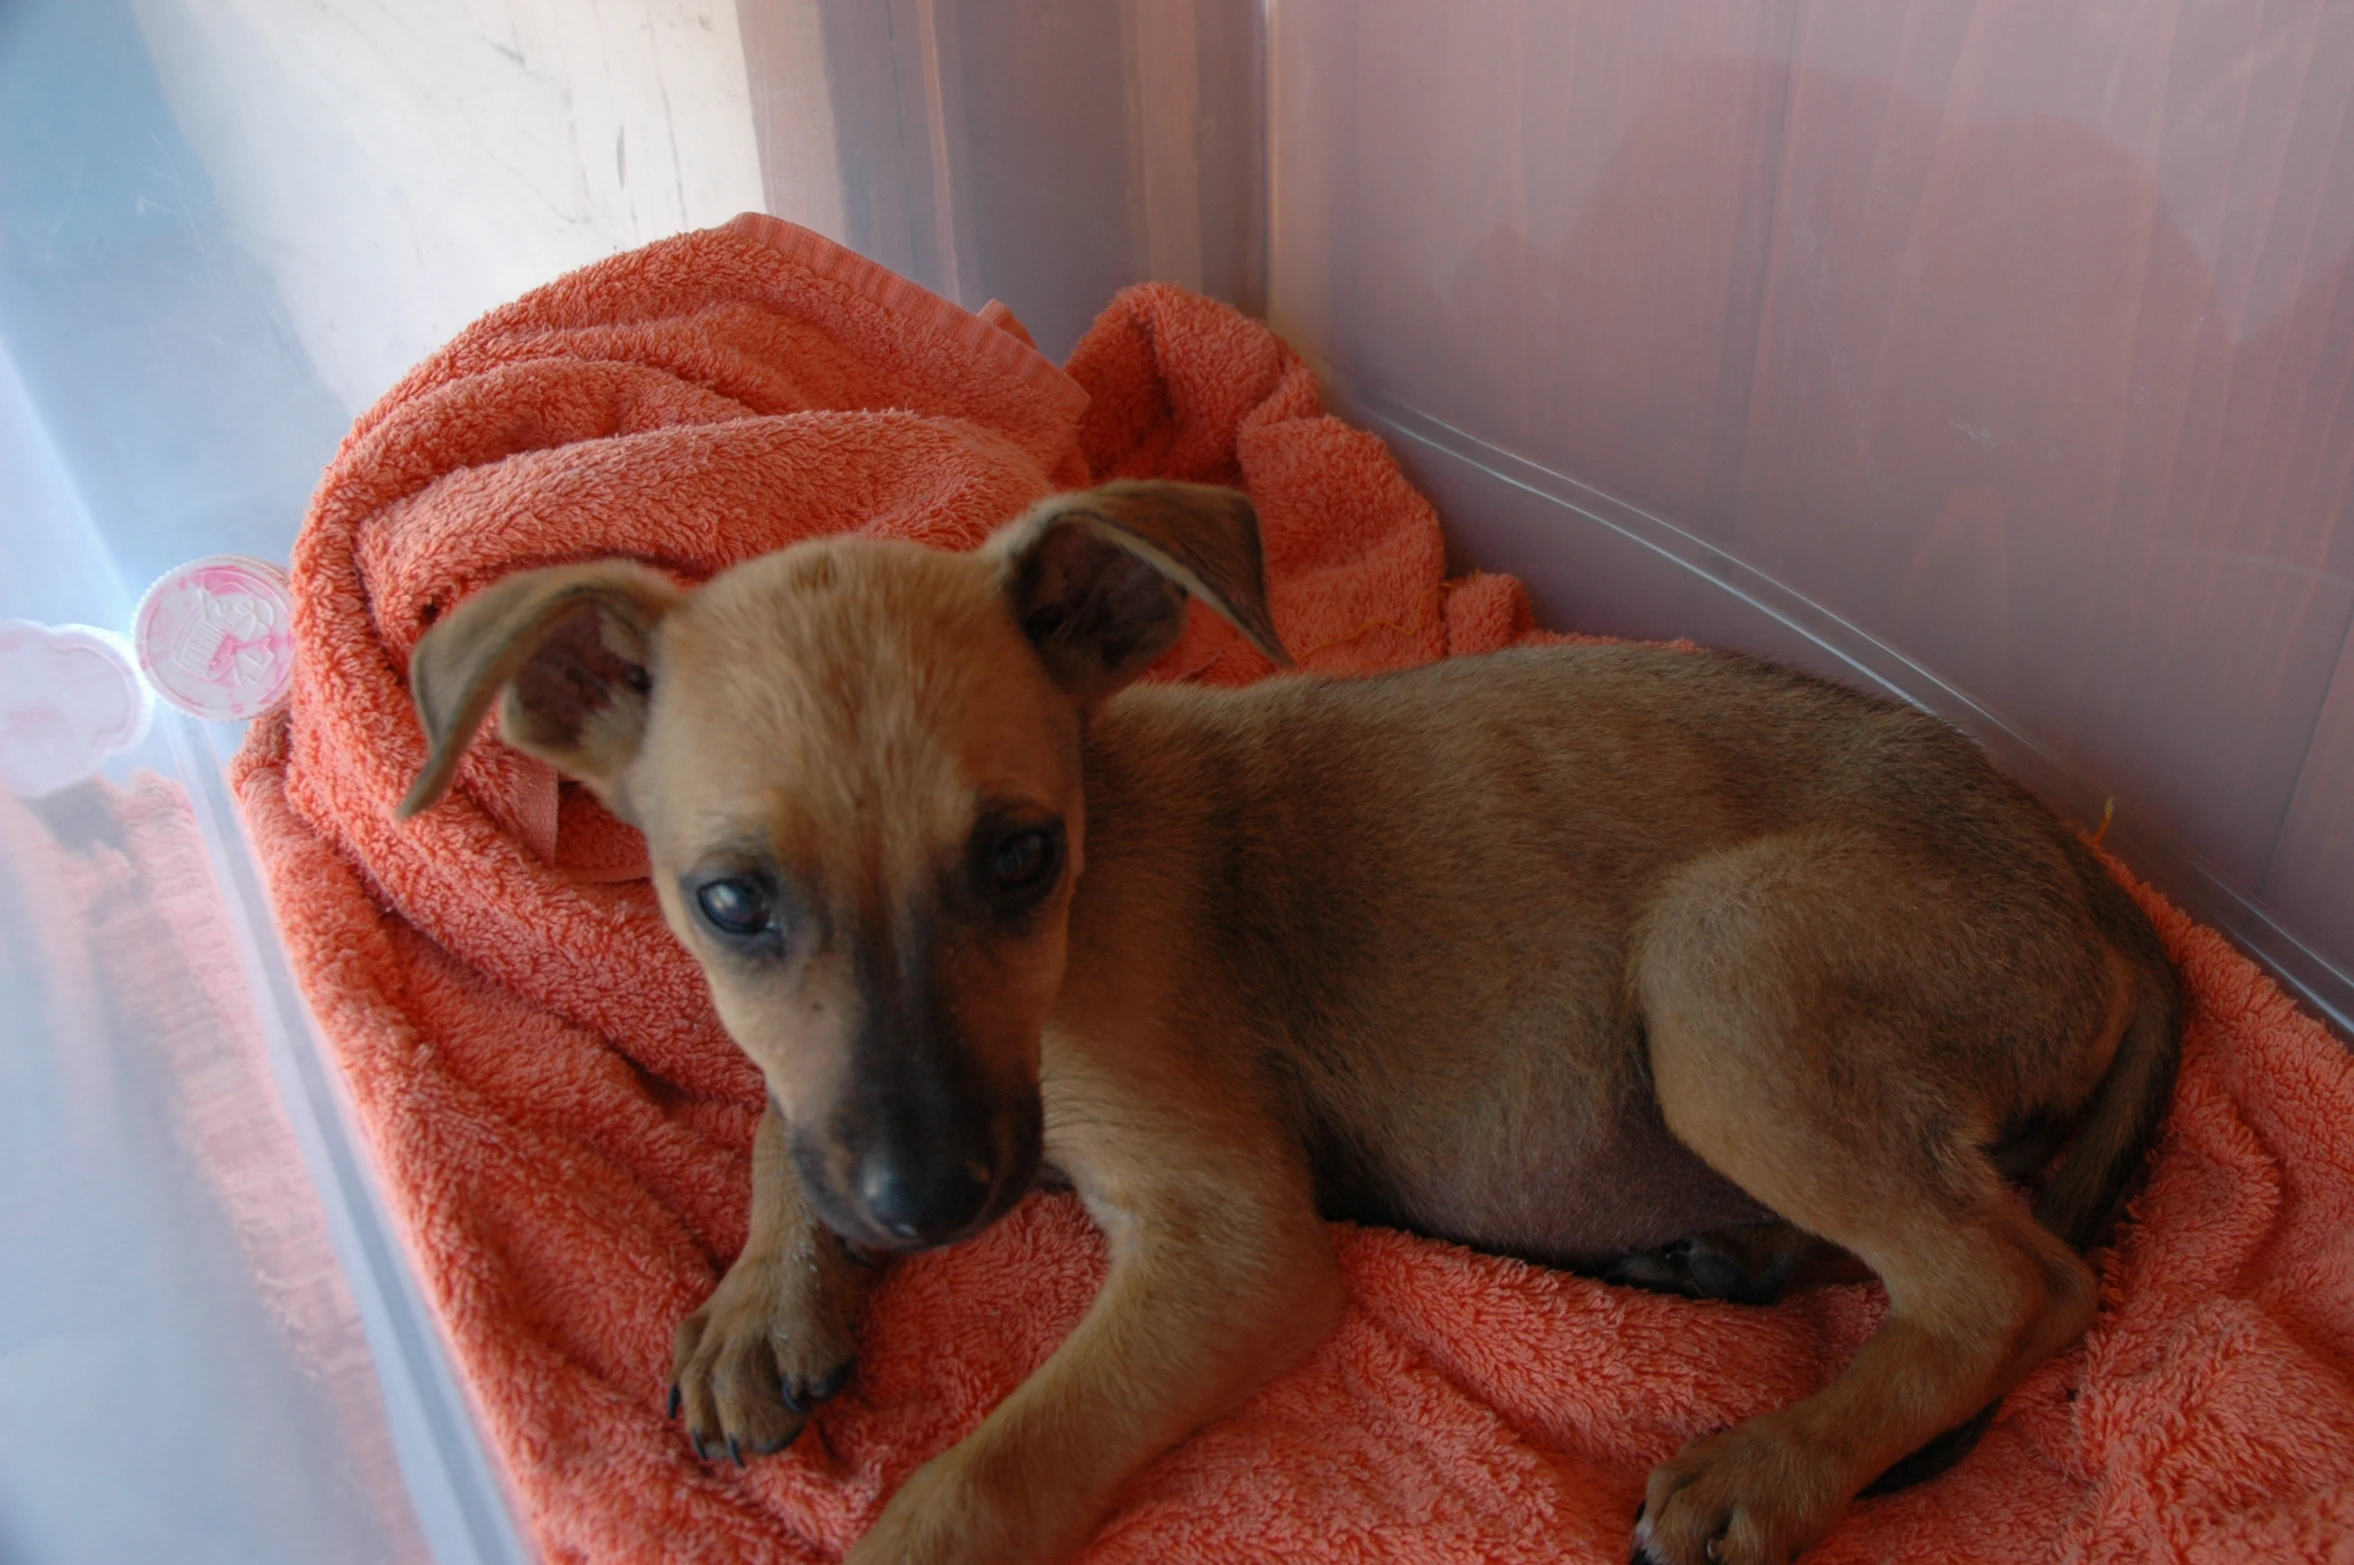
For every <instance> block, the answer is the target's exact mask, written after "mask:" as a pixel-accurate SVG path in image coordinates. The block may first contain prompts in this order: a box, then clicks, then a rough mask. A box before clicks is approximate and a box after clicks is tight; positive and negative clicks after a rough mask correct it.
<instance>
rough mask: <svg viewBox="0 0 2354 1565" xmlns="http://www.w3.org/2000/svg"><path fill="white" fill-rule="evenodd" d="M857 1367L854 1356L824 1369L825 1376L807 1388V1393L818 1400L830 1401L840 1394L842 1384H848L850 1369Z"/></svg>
mask: <svg viewBox="0 0 2354 1565" xmlns="http://www.w3.org/2000/svg"><path fill="white" fill-rule="evenodd" d="M857 1368H858V1360H856V1359H855V1358H846V1359H844V1360H843V1361H842V1362H841V1363H839V1364H836V1365H835V1366H834V1367H833V1368H832V1369H830V1370H828V1371H826V1375H825V1378H824V1379H823V1380H820V1381H819V1382H818V1383H817V1384H816V1385H814V1386H811V1387H810V1388H809V1394H810V1395H811V1396H813V1397H815V1398H817V1400H818V1401H820V1402H827V1401H831V1400H832V1399H833V1398H835V1397H838V1396H840V1395H841V1394H842V1388H843V1387H844V1386H847V1385H848V1384H850V1374H851V1371H853V1370H855V1369H857Z"/></svg>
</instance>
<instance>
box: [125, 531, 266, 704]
mask: <svg viewBox="0 0 2354 1565" xmlns="http://www.w3.org/2000/svg"><path fill="white" fill-rule="evenodd" d="M131 640H132V642H133V643H134V644H135V645H136V646H137V647H138V649H139V666H140V667H141V668H142V669H144V670H146V672H147V677H148V678H149V679H150V680H151V681H153V682H154V684H155V689H156V693H157V694H159V695H161V696H162V697H163V698H164V699H165V700H166V701H169V702H170V703H171V704H172V705H174V706H176V707H178V708H179V709H180V710H181V711H183V712H189V713H193V714H194V715H195V716H197V717H209V718H212V719H215V720H216V721H220V722H230V723H240V722H244V721H246V720H247V719H248V718H255V717H259V716H261V715H262V714H263V713H265V712H267V711H269V710H270V709H271V708H272V707H275V706H276V705H277V704H278V703H279V702H281V701H283V700H285V699H286V687H287V685H288V684H289V683H290V682H291V681H292V680H293V678H294V596H293V594H292V592H291V591H289V589H288V586H287V581H286V573H285V572H284V571H282V570H280V569H279V568H278V567H277V566H275V565H272V564H271V563H269V561H267V560H252V559H247V558H246V557H245V556H243V555H238V554H216V555H214V556H212V557H211V558H210V559H204V560H197V561H195V562H193V563H191V564H188V565H183V566H181V567H180V568H179V569H178V570H176V571H173V572H172V573H170V574H169V575H167V576H165V577H164V578H163V580H161V581H159V582H157V583H156V584H155V585H154V586H152V587H150V588H148V589H147V596H146V597H144V598H142V599H140V600H139V613H138V615H137V617H136V618H134V619H133V620H132V621H131Z"/></svg>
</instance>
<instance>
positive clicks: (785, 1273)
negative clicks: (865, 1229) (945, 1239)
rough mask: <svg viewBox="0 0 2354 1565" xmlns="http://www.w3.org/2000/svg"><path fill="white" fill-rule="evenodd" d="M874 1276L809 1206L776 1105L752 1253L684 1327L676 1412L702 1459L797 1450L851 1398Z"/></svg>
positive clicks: (761, 1164) (762, 1137) (762, 1131)
mask: <svg viewBox="0 0 2354 1565" xmlns="http://www.w3.org/2000/svg"><path fill="white" fill-rule="evenodd" d="M866 1271H867V1268H866V1267H865V1266H864V1265H863V1264H861V1263H860V1262H858V1261H856V1260H853V1259H852V1258H851V1256H850V1254H849V1253H848V1252H847V1251H846V1250H844V1249H843V1248H842V1241H841V1240H839V1239H837V1238H835V1237H834V1235H833V1233H832V1231H831V1230H829V1229H827V1228H826V1227H824V1226H823V1225H822V1224H820V1223H819V1222H818V1220H817V1218H816V1217H815V1216H814V1215H812V1214H811V1212H810V1210H809V1207H808V1205H807V1204H806V1203H805V1202H804V1201H803V1200H802V1199H801V1186H800V1182H799V1181H798V1180H796V1179H795V1178H794V1175H793V1158H792V1153H791V1151H790V1150H789V1149H788V1147H787V1146H786V1144H785V1122H784V1119H783V1117H782V1116H781V1115H779V1114H778V1113H777V1108H776V1101H775V1100H774V1099H773V1098H772V1099H770V1100H769V1105H768V1107H767V1108H766V1109H765V1110H763V1111H762V1113H761V1116H760V1128H759V1130H758V1131H757V1132H755V1133H754V1136H753V1140H752V1222H751V1228H750V1231H749V1233H748V1234H747V1236H746V1237H745V1240H744V1250H743V1253H742V1254H741V1255H738V1256H737V1257H736V1261H735V1264H734V1265H733V1266H730V1267H729V1268H728V1271H727V1275H726V1276H725V1277H722V1278H721V1279H720V1280H719V1287H718V1288H717V1289H715V1290H714V1291H713V1292H712V1295H711V1297H710V1298H709V1299H708V1300H707V1301H705V1303H704V1305H703V1307H702V1308H701V1309H699V1310H697V1311H695V1313H694V1314H692V1315H690V1316H688V1317H687V1318H686V1319H685V1320H684V1321H682V1322H680V1323H679V1328H678V1337H677V1340H676V1342H675V1344H674V1345H673V1354H674V1359H673V1362H674V1366H675V1373H676V1375H677V1379H676V1381H675V1383H674V1384H673V1386H672V1389H671V1409H672V1411H673V1412H674V1413H678V1414H681V1415H683V1416H684V1418H685V1420H686V1426H687V1435H688V1438H689V1439H691V1440H693V1441H694V1444H695V1450H696V1453H697V1454H698V1455H702V1456H718V1455H720V1454H721V1453H725V1454H726V1455H728V1456H730V1457H732V1458H734V1460H735V1461H736V1462H737V1464H738V1465H741V1464H742V1462H743V1460H744V1457H745V1455H746V1454H747V1453H754V1454H759V1455H766V1454H768V1453H769V1452H772V1451H780V1450H782V1449H784V1448H785V1447H786V1446H788V1445H791V1444H792V1443H793V1441H794V1440H795V1439H797V1438H798V1437H799V1436H800V1433H801V1430H802V1428H803V1426H804V1425H805V1424H807V1422H808V1421H809V1413H810V1409H811V1408H813V1407H814V1406H815V1405H816V1404H817V1403H818V1402H819V1401H821V1400H823V1399H824V1398H826V1397H830V1396H832V1395H833V1394H834V1393H835V1392H837V1391H839V1390H841V1389H842V1385H843V1382H844V1381H846V1380H847V1379H848V1378H849V1375H850V1365H851V1360H852V1355H853V1353H854V1352H855V1345H854V1343H853V1341H852V1339H851V1328H852V1327H853V1326H854V1325H855V1324H856V1321H857V1315H858V1305H859V1301H860V1299H861V1298H862V1297H863V1296H864V1294H865V1290H866V1280H865V1279H866Z"/></svg>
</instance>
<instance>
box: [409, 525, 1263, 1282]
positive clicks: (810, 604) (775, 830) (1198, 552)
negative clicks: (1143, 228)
mask: <svg viewBox="0 0 2354 1565" xmlns="http://www.w3.org/2000/svg"><path fill="white" fill-rule="evenodd" d="M1196 595H1198V596H1199V597H1201V598H1202V599H1204V600H1205V601H1206V602H1208V603H1209V604H1210V605H1211V606H1212V607H1213V608H1215V609H1216V610H1218V612H1220V613H1221V614H1223V615H1224V616H1225V617H1226V618H1227V619H1229V620H1231V621H1232V622H1233V623H1234V624H1235V625H1236V627H1237V628H1239V629H1240V630H1242V632H1243V633H1244V634H1245V635H1247V636H1248V637H1249V638H1250V639H1251V640H1252V641H1253V642H1254V643H1255V644H1256V645H1258V646H1259V647H1260V648H1261V649H1262V650H1263V651H1265V652H1266V653H1267V654H1268V655H1269V656H1270V657H1272V658H1274V659H1275V660H1276V661H1277V662H1279V663H1284V662H1288V661H1289V660H1288V659H1287V658H1286V657H1285V656H1284V654H1283V650H1282V647H1281V644H1280V643H1279V642H1278V640H1277V639H1276V636H1275V632H1274V630H1273V628H1272V626H1271V625H1270V623H1269V621H1268V616H1267V608H1266V599H1265V587H1264V581H1263V572H1262V568H1261V561H1260V549H1259V535H1258V525H1257V519H1256V517H1255V516H1254V514H1253V513H1252V511H1251V508H1250V504H1249V502H1247V501H1246V500H1244V499H1243V498H1242V497H1241V496H1240V495H1238V494H1235V493H1234V492H1232V491H1231V490H1224V489H1213V488H1205V487H1202V486H1199V485H1190V484H1174V483H1118V484H1111V485H1107V486H1106V487H1104V488H1101V489H1096V490H1092V491H1088V492H1086V493H1082V494H1074V495H1066V496H1060V497H1057V498H1055V499H1053V500H1050V501H1047V502H1046V503H1044V504H1042V505H1040V506H1038V507H1037V508H1036V509H1034V510H1032V511H1031V512H1029V513H1028V514H1027V515H1025V516H1023V517H1022V518H1020V519H1019V520H1017V521H1015V522H1014V523H1012V524H1011V525H1010V526H1008V527H1007V528H1005V529H1004V530H1003V531H1002V532H1000V533H999V534H998V535H997V536H996V537H995V538H993V539H991V540H990V542H989V543H988V544H987V545H986V546H984V547H983V548H982V549H980V550H979V551H977V552H975V553H972V554H949V553H944V552H940V551H936V550H930V549H925V548H921V547H918V546H916V545H914V544H908V543H897V542H886V541H880V540H874V539H865V538H855V537H841V538H830V539H824V540H819V541H814V542H810V543H804V544H800V545H797V546H796V547H794V548H791V549H786V550H783V551H781V552H779V553H776V554H771V555H765V556H763V557H761V558H759V559H756V560H751V561H748V562H746V563H745V564H743V565H740V566H737V567H736V568H734V569H733V570H730V571H727V572H725V573H724V574H722V575H719V576H717V577H714V578H713V579H712V580H711V581H709V582H707V583H705V584H704V585H703V586H701V587H698V588H695V589H693V590H691V591H687V590H681V589H680V588H678V587H676V586H674V585H673V584H672V583H671V582H670V581H668V580H667V579H666V578H664V577H663V576H661V575H659V574H657V573H656V572H654V571H652V570H649V569H647V568H646V567H644V566H641V565H636V564H632V563H628V562H623V561H606V562H602V563H598V564H591V565H577V566H561V567H556V568H553V569H548V570H539V571H531V572H527V573H525V574H522V575H518V576H513V577H510V578H508V579H507V580H505V581H502V582H500V583H498V584H497V585H495V586H493V587H490V588H488V589H486V590H485V591H482V592H480V593H477V594H476V595H475V596H473V597H472V598H470V599H468V600H467V601H466V602H464V603H463V604H461V605H459V606H458V608H456V609H455V610H454V611H452V612H451V613H450V614H449V615H447V616H446V617H444V618H443V619H442V620H441V621H440V622H439V623H438V624H436V625H435V626H434V627H433V628H432V629H431V630H430V631H428V632H427V633H426V635H425V637H424V638H423V640H421V641H420V642H419V643H418V646H417V649H416V652H415V654H414V655H413V656H412V658H411V659H410V663H409V687H410V690H411V692H412V694H413V695H414V697H415V699H416V703H417V711H418V715H419V717H420V719H421V720H422V722H423V724H424V728H425V734H426V737H427V740H428V742H429V745H430V758H429V760H428V762H427V764H426V768H425V771H424V774H423V775H422V776H421V777H419V778H418V780H417V784H416V787H415V788H414V789H412V790H411V791H410V794H409V796H408V798H407V799H406V800H404V801H403V803H402V805H401V813H402V814H403V815H404V816H406V815H411V814H414V813H416V812H417V811H419V810H421V809H424V808H426V807H427V806H429V805H431V804H432V803H433V802H434V801H435V800H436V799H438V798H439V797H440V796H441V794H442V792H443V791H444V790H445V789H446V788H447V787H448V786H449V781H450V778H451V776H452V774H453V772H454V771H455V769H456V766H457V762H458V758H459V756H460V755H461V754H462V752H463V751H464V749H465V747H466V745H467V742H468V741H469V740H470V739H471V737H472V736H473V734H474V731H475V730H476V728H477V727H479V726H480V724H481V722H482V719H483V718H484V716H485V715H486V714H487V713H488V711H489V709H490V706H491V704H492V703H493V702H494V701H498V702H499V726H500V732H501V734H502V735H503V736H504V737H505V739H506V740H507V742H508V743H510V744H512V745H515V746H517V747H518V748H520V749H522V750H524V751H527V752H528V753H530V754H532V755H536V756H538V757H540V758H541V759H543V760H545V761H547V762H549V763H550V764H552V765H554V766H555V767H557V768H558V769H559V770H561V771H564V772H566V773H568V774H570V775H572V776H574V777H577V778H579V779H581V780H582V781H583V782H585V783H586V784H588V786H589V787H591V788H592V789H594V790H595V791H596V793H597V794H598V796H599V797H600V798H602V799H603V800H604V801H605V803H606V804H607V805H608V806H609V807H610V808H611V809H612V810H613V811H614V812H615V813H616V814H618V815H620V816H621V817H622V818H623V819H625V820H628V821H631V822H633V823H635V824H636V825H637V826H638V827H639V828H640V829H641V830H643V832H644V833H645V838H646V850H647V855H648V859H649V862H650V864H651V867H652V872H653V879H654V886H655V889H656V891H657V893H658V895H659V896H660V898H661V901H662V908H663V912H664V914H665V915H666V917H667V918H668V920H669V922H670V926H671V928H672V929H674V930H675V931H676V932H677V934H678V937H679V939H680V940H681V941H683V942H685V944H686V947H687V949H688V950H690V951H691V952H693V953H694V954H695V956H696V958H697V959H698V960H699V961H700V962H701V963H702V966H703V970H704V972H705V974H706V975H707V976H708V977H709V979H710V984H711V993H712V996H713V998H714V999H715V1000H716V1002H717V1004H718V1009H719V1014H720V1017H721V1019H722V1020H723V1021H724V1022H725V1023H726V1025H727V1029H728V1031H729V1032H730V1033H731V1034H732V1035H733V1036H734V1038H735V1039H736V1041H737V1043H739V1044H740V1045H741V1046H742V1047H743V1049H744V1051H745V1052H746V1053H747V1054H748V1055H750V1056H751V1058H752V1059H753V1060H754V1061H755V1062H756V1063H757V1064H758V1065H759V1067H760V1069H761V1072H762V1074H763V1075H764V1076H766V1078H767V1081H768V1088H769V1092H770V1095H771V1097H772V1099H773V1100H774V1102H775V1103H776V1105H777V1107H778V1109H779V1111H780V1112H781V1114H782V1115H783V1117H784V1119H785V1122H786V1123H787V1124H788V1125H789V1126H790V1127H791V1137H792V1147H793V1157H794V1164H795V1167H796V1170H797V1172H798V1174H799V1176H800V1180H801V1185H802V1188H803V1191H804V1192H805V1194H806V1195H807V1197H808V1200H809V1202H810V1204H811V1206H812V1207H813V1209H814V1210H815V1211H816V1212H817V1214H818V1215H819V1217H821V1218H822V1219H823V1220H824V1221H825V1222H826V1223H827V1224H828V1225H829V1226H831V1227H832V1228H834V1229H835V1230H836V1231H837V1232H839V1233H841V1234H842V1235H843V1236H844V1237H846V1238H849V1239H852V1240H855V1241H857V1242H859V1243H861V1244H866V1245H871V1246H875V1247H878V1248H888V1249H906V1248H913V1247H918V1246H924V1245H933V1244H942V1243H947V1242H949V1241H951V1240H954V1239H958V1238H962V1237H964V1236H966V1235H968V1234H970V1233H973V1232H975V1231H976V1230H978V1229H980V1228H982V1227H984V1226H986V1225H987V1224H988V1223H989V1222H991V1221H993V1220H994V1219H995V1218H997V1217H998V1216H999V1215H1001V1214H1002V1213H1003V1212H1004V1211H1005V1210H1006V1209H1007V1208H1009V1207H1010V1206H1012V1205H1013V1203H1014V1202H1015V1201H1016V1200H1018V1199H1019V1198H1020V1197H1021V1195H1022V1193H1023V1191H1024V1190H1025V1189H1027V1187H1028V1185H1029V1183H1030V1180H1031V1178H1032V1176H1033V1175H1034V1174H1035V1172H1036V1170H1037V1166H1038V1159H1039V1145H1040V1132H1041V1126H1040V1108H1039V1091H1038V1057H1039V1034H1040V1031H1041V1028H1042V1027H1043V1025H1044V1023H1045V1020H1046V1016H1047V1013H1048V1010H1049V1008H1050V1007H1051V1006H1052V1004H1053V1002H1054V999H1055V995H1056V992H1057V990H1058V989H1059V988H1060V986H1061V983H1062V976H1063V961H1064V951H1065V944H1066V932H1067V927H1068V915H1069V909H1070V903H1071V892H1072V886H1073V883H1074V882H1075V881H1076V879H1077V878H1078V875H1079V872H1080V867H1081V865H1082V863H1083V862H1084V857H1085V846H1086V801H1085V800H1084V798H1083V797H1082V787H1081V757H1080V744H1081V736H1082V732H1083V729H1084V726H1085V723H1086V720H1087V714H1088V711H1089V709H1090V708H1092V707H1093V706H1095V705H1096V704H1097V703H1099V702H1101V701H1102V700H1104V699H1105V698H1106V697H1108V696H1110V695H1111V694H1112V693H1113V692H1115V691H1117V690H1118V689H1119V688H1120V687H1121V686H1123V685H1125V684H1127V683H1128V682H1129V681H1131V680H1133V679H1135V678H1136V677H1137V676H1138V675H1139V674H1141V673H1143V671H1144V670H1145V669H1146V668H1147V667H1148V666H1149V665H1150V664H1151V663H1152V662H1153V660H1154V659H1156V658H1157V657H1159V656H1160V655H1161V653H1162V652H1164V651H1166V650H1167V649H1168V648H1169V647H1170V646H1171V645H1172V644H1173V643H1174V642H1175V641H1176V639H1177V637H1178V635H1179V634H1180V633H1181V631H1182V630H1183V628H1184V620H1185V604H1186V600H1187V598H1188V597H1189V596H1196Z"/></svg>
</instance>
